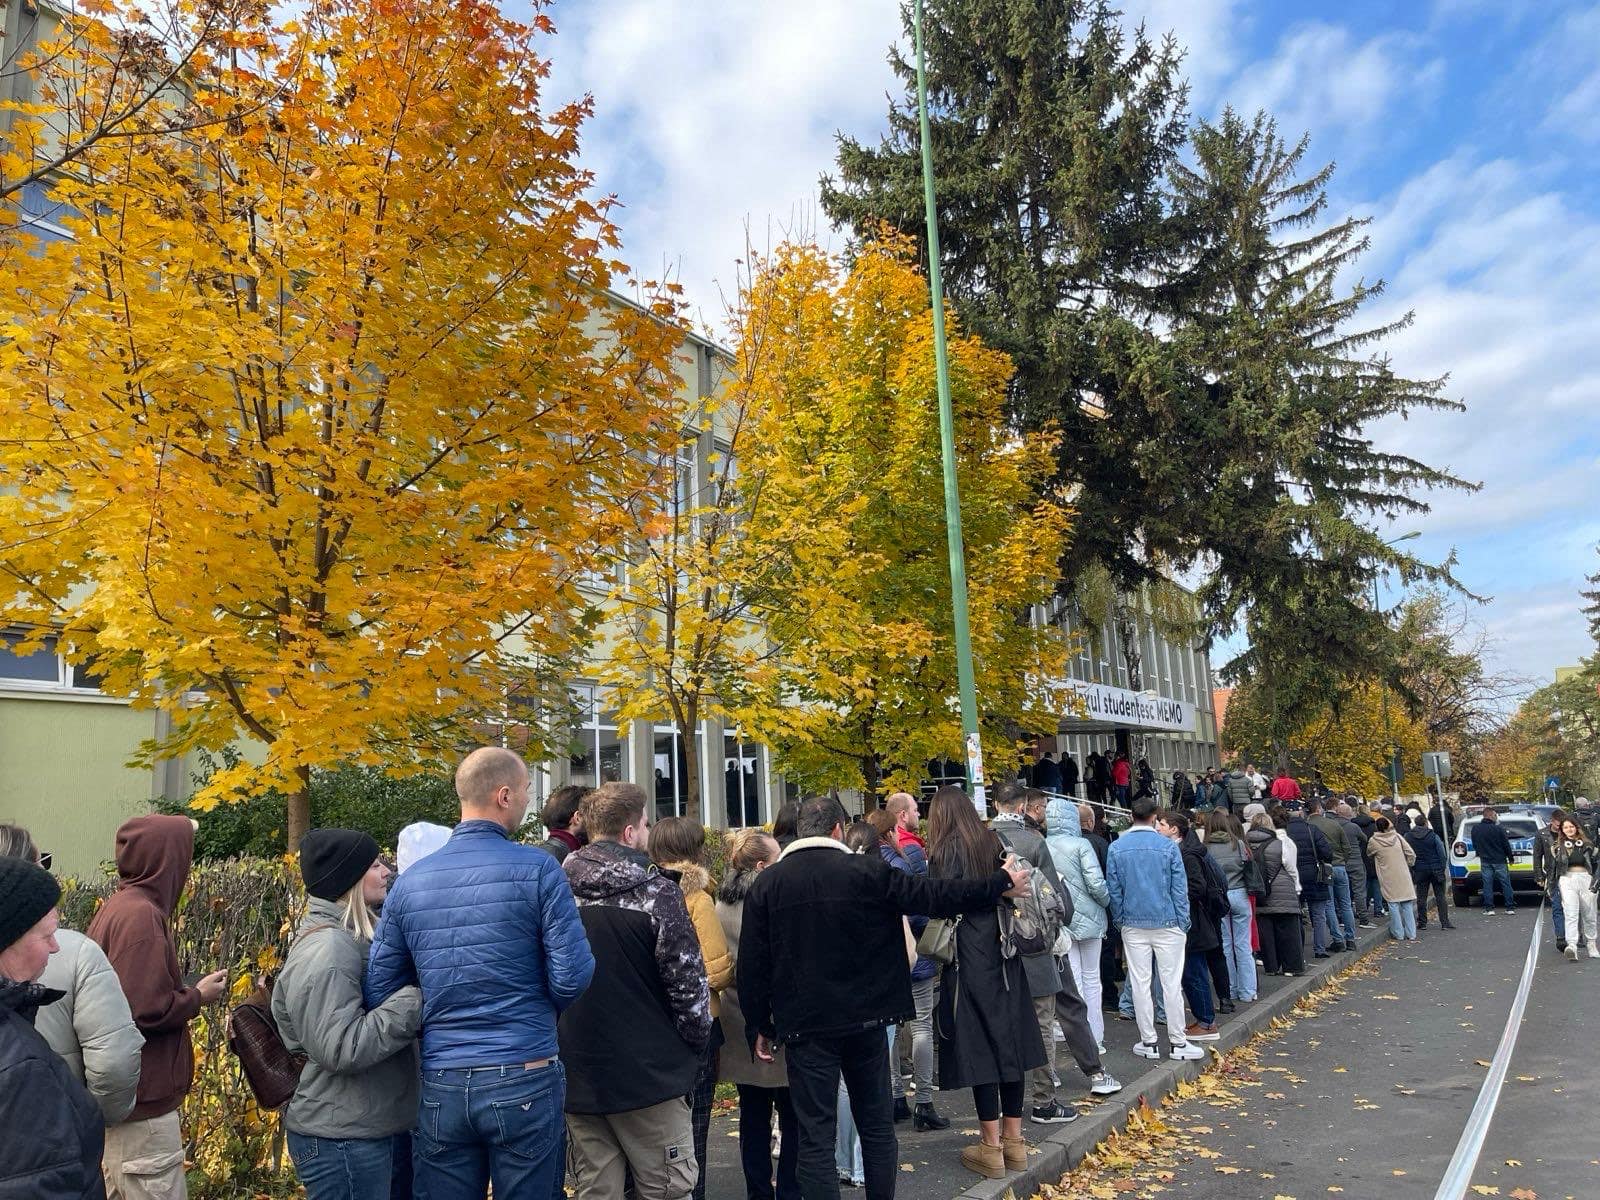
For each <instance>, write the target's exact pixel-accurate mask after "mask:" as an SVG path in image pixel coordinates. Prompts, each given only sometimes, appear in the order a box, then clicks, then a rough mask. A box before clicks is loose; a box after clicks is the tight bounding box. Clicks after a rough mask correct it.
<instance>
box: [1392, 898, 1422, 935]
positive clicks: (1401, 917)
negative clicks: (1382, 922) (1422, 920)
mask: <svg viewBox="0 0 1600 1200" xmlns="http://www.w3.org/2000/svg"><path fill="white" fill-rule="evenodd" d="M1389 932H1390V933H1391V934H1393V935H1394V936H1395V937H1396V938H1414V937H1416V936H1417V902H1416V901H1415V900H1393V901H1390V903H1389Z"/></svg>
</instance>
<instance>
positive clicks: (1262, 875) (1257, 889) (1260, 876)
mask: <svg viewBox="0 0 1600 1200" xmlns="http://www.w3.org/2000/svg"><path fill="white" fill-rule="evenodd" d="M1243 876H1244V890H1245V892H1246V893H1247V894H1249V895H1251V896H1254V897H1255V898H1256V899H1257V900H1265V899H1266V897H1267V892H1268V890H1269V886H1268V884H1267V876H1266V872H1264V871H1263V870H1262V869H1261V864H1260V863H1259V862H1258V861H1257V860H1256V856H1255V855H1253V854H1251V853H1250V847H1248V846H1246V847H1245V848H1244V871H1243Z"/></svg>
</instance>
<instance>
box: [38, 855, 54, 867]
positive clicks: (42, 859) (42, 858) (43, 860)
mask: <svg viewBox="0 0 1600 1200" xmlns="http://www.w3.org/2000/svg"><path fill="white" fill-rule="evenodd" d="M53 861H55V855H53V854H51V853H50V851H48V850H45V851H43V852H41V853H40V855H39V865H40V866H41V867H43V868H44V869H45V870H46V871H48V870H49V869H50V864H51V863H52V862H53Z"/></svg>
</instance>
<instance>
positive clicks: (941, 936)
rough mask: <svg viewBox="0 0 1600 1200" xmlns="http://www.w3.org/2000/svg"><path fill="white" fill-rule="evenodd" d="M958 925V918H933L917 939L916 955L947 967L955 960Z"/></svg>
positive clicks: (959, 921)
mask: <svg viewBox="0 0 1600 1200" xmlns="http://www.w3.org/2000/svg"><path fill="white" fill-rule="evenodd" d="M960 924H961V918H960V917H934V918H933V919H932V920H930V921H929V922H928V923H927V925H925V926H924V927H923V930H922V933H921V935H920V936H919V937H918V938H917V953H918V954H919V955H921V956H922V957H923V958H926V959H929V960H930V961H932V962H936V963H938V964H939V965H940V966H941V967H948V966H949V965H950V964H951V963H953V962H955V960H956V926H958V925H960Z"/></svg>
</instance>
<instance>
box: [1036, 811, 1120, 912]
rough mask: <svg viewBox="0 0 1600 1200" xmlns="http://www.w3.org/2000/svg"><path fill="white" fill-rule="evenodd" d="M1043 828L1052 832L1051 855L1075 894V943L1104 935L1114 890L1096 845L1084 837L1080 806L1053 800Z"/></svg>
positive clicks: (1049, 840) (1073, 909)
mask: <svg viewBox="0 0 1600 1200" xmlns="http://www.w3.org/2000/svg"><path fill="white" fill-rule="evenodd" d="M1044 827H1045V830H1046V831H1047V832H1048V833H1049V835H1050V836H1049V837H1048V838H1047V839H1046V845H1048V846H1049V847H1050V857H1051V858H1052V859H1054V860H1055V864H1056V870H1057V871H1059V872H1060V873H1061V882H1062V883H1064V884H1066V885H1067V891H1068V892H1070V893H1071V895H1072V920H1071V921H1070V922H1068V923H1067V933H1068V935H1069V936H1070V937H1071V938H1072V940H1073V941H1075V942H1081V941H1084V940H1086V939H1088V938H1097V937H1105V935H1106V929H1107V928H1108V926H1109V921H1108V919H1107V917H1106V906H1107V905H1108V904H1110V903H1111V893H1110V892H1109V891H1108V890H1107V889H1106V877H1105V873H1104V872H1102V871H1101V870H1100V860H1099V859H1098V858H1096V857H1095V855H1094V847H1093V846H1091V845H1090V844H1089V839H1088V838H1086V837H1084V836H1083V825H1082V824H1081V823H1080V822H1079V820H1078V806H1077V805H1076V804H1073V803H1072V802H1071V801H1070V800H1052V801H1050V803H1049V804H1047V805H1045V810H1044Z"/></svg>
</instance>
